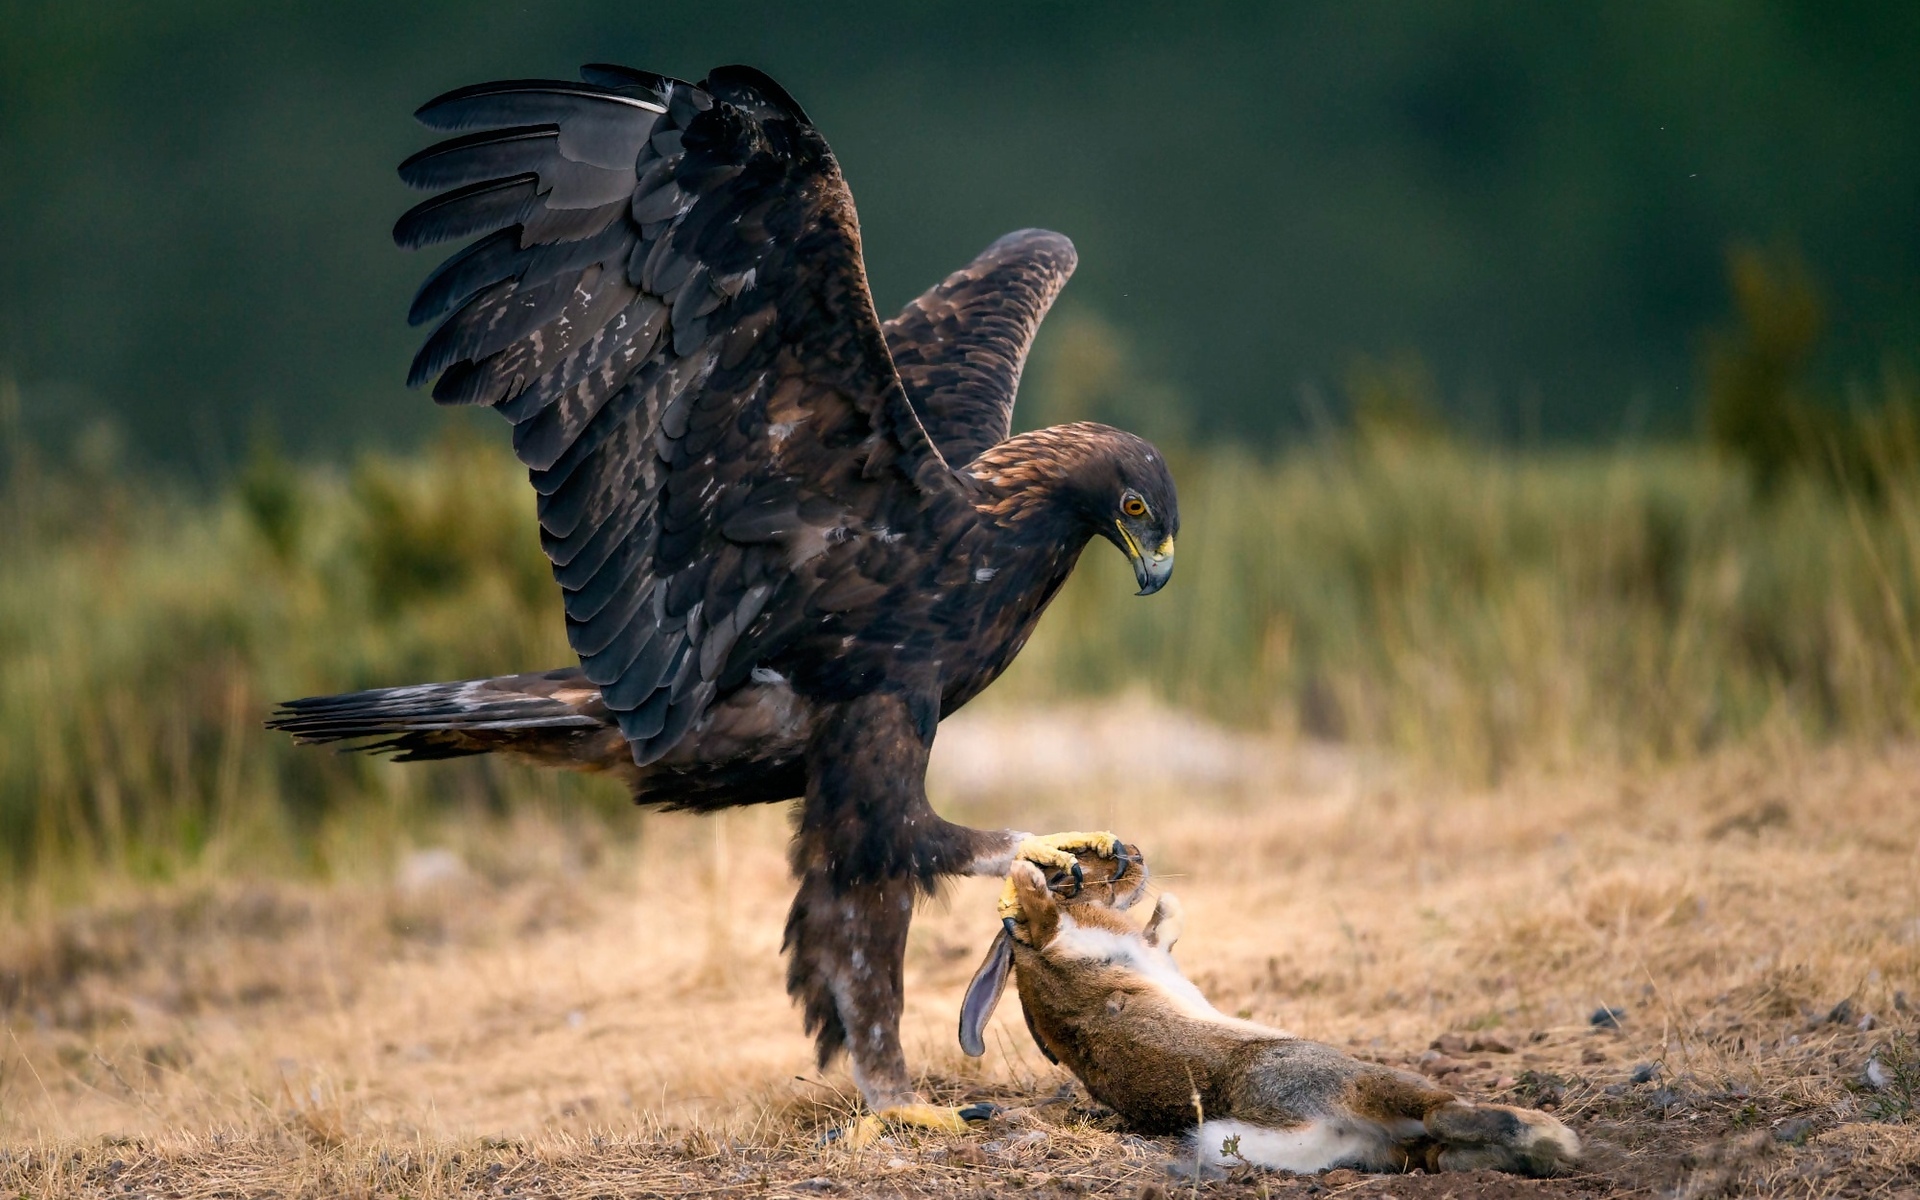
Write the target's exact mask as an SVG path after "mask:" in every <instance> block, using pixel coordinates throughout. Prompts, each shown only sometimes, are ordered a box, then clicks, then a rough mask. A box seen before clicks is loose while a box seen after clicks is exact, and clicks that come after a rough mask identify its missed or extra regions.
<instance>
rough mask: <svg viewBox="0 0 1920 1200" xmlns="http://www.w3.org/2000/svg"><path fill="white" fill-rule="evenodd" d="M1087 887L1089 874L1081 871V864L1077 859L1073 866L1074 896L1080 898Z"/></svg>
mask: <svg viewBox="0 0 1920 1200" xmlns="http://www.w3.org/2000/svg"><path fill="white" fill-rule="evenodd" d="M1086 887H1087V873H1086V872H1085V871H1083V870H1081V869H1080V863H1079V861H1078V860H1077V859H1076V860H1075V861H1074V864H1073V894H1074V895H1075V896H1078V895H1079V894H1080V893H1081V892H1083V891H1085V890H1086ZM1068 898H1069V899H1071V898H1072V897H1068Z"/></svg>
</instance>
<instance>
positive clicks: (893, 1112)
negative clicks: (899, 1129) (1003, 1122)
mask: <svg viewBox="0 0 1920 1200" xmlns="http://www.w3.org/2000/svg"><path fill="white" fill-rule="evenodd" d="M999 1111H1000V1110H999V1108H998V1107H996V1106H995V1105H992V1104H968V1105H965V1106H963V1107H960V1108H946V1107H944V1106H942V1105H939V1104H896V1105H894V1106H893V1107H892V1108H883V1109H881V1110H880V1111H879V1112H877V1113H870V1114H868V1115H867V1116H864V1117H861V1118H860V1119H859V1120H858V1121H855V1122H854V1123H853V1126H852V1127H851V1128H850V1129H848V1130H847V1148H848V1149H849V1150H863V1149H865V1148H866V1147H868V1146H871V1145H872V1144H873V1143H874V1142H875V1141H877V1140H878V1139H879V1138H880V1136H881V1135H882V1134H884V1133H886V1132H887V1130H888V1128H889V1127H892V1126H901V1125H904V1126H906V1127H907V1128H909V1129H928V1130H932V1131H933V1132H934V1133H965V1132H966V1131H967V1122H968V1121H984V1120H986V1119H987V1118H988V1117H991V1116H992V1115H993V1114H994V1113H996V1112H999Z"/></svg>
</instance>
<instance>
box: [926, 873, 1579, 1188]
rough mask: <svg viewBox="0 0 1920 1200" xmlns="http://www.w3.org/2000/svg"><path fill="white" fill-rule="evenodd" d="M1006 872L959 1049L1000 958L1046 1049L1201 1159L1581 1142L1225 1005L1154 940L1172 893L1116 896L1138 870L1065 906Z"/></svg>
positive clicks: (1392, 1162)
mask: <svg viewBox="0 0 1920 1200" xmlns="http://www.w3.org/2000/svg"><path fill="white" fill-rule="evenodd" d="M1140 882H1141V883H1144V872H1143V873H1142V876H1141V879H1140ZM1011 885H1012V893H1013V894H1012V896H1011V897H1009V903H1007V904H1005V905H1003V913H1004V912H1006V911H1008V910H1009V909H1011V908H1013V907H1015V906H1016V905H1017V908H1018V913H1017V915H1010V916H1006V917H1005V928H1004V929H1003V930H1002V932H1001V934H1000V935H999V937H998V938H997V939H996V940H995V942H994V946H993V949H992V950H990V951H989V952H988V954H987V960H986V962H984V963H983V964H981V967H980V970H979V971H978V973H976V974H975V976H974V979H973V983H972V984H971V985H970V986H969V987H968V989H967V997H966V1001H965V1003H964V1004H963V1005H962V1008H961V1017H960V1042H961V1045H962V1047H963V1048H965V1049H966V1051H967V1052H968V1053H969V1054H976V1055H977V1054H979V1053H981V1052H982V1051H983V1050H984V1045H983V1042H982V1036H981V1035H982V1031H983V1029H984V1026H985V1024H986V1021H987V1018H988V1016H989V1015H991V1013H992V1012H993V1007H994V1004H995V1002H996V1001H997V1000H998V999H999V996H1000V993H1001V990H1002V989H1003V988H1004V987H1005V986H1006V980H1007V975H1008V973H1009V972H1012V973H1013V974H1014V976H1015V978H1016V979H1017V986H1018V987H1019V991H1020V1005H1021V1007H1022V1008H1023V1009H1024V1010H1025V1011H1026V1017H1027V1027H1028V1028H1029V1029H1030V1030H1032V1032H1033V1036H1034V1040H1035V1041H1037V1042H1039V1044H1040V1048H1041V1050H1042V1051H1043V1052H1045V1053H1046V1055H1047V1057H1048V1058H1050V1059H1052V1060H1053V1061H1055V1062H1057V1063H1061V1064H1063V1065H1065V1066H1066V1068H1067V1069H1068V1070H1070V1071H1072V1072H1073V1073H1074V1074H1075V1075H1076V1076H1078V1077H1079V1078H1080V1081H1081V1082H1082V1083H1083V1084H1085V1085H1086V1088H1087V1091H1088V1092H1090V1093H1092V1095H1093V1096H1094V1098H1095V1099H1097V1100H1099V1101H1100V1102H1101V1103H1103V1104H1106V1105H1108V1106H1109V1107H1111V1108H1112V1109H1113V1110H1114V1111H1115V1112H1117V1113H1119V1114H1120V1116H1121V1117H1122V1119H1124V1120H1125V1121H1126V1122H1127V1123H1128V1124H1129V1125H1131V1126H1133V1127H1134V1128H1136V1129H1138V1130H1140V1131H1141V1132H1144V1133H1157V1134H1167V1133H1177V1132H1181V1131H1185V1130H1192V1131H1193V1137H1194V1138H1195V1139H1196V1149H1197V1151H1198V1152H1199V1154H1200V1156H1201V1157H1202V1159H1203V1161H1207V1162H1210V1163H1212V1164H1213V1165H1217V1166H1231V1165H1234V1164H1237V1163H1239V1162H1243V1161H1244V1162H1248V1163H1252V1164H1255V1165H1257V1166H1263V1167H1272V1168H1277V1169H1281V1170H1287V1171H1300V1172H1308V1171H1319V1170H1324V1169H1327V1168H1330V1167H1357V1168H1360V1169H1363V1170H1407V1169H1410V1168H1413V1167H1425V1168H1426V1169H1428V1170H1452V1171H1460V1170H1474V1169H1477V1168H1493V1169H1496V1170H1501V1171H1513V1172H1518V1173H1520V1174H1524V1175H1552V1174H1555V1173H1557V1172H1559V1171H1561V1170H1564V1169H1566V1168H1567V1167H1570V1166H1571V1165H1572V1164H1573V1163H1574V1162H1575V1160H1576V1159H1577V1158H1578V1157H1579V1154H1580V1142H1579V1139H1578V1138H1577V1137H1575V1136H1574V1133H1573V1131H1572V1130H1570V1129H1568V1128H1567V1127H1566V1126H1565V1125H1562V1124H1561V1123H1560V1122H1559V1121H1558V1120H1555V1119H1554V1118H1553V1117H1552V1116H1550V1115H1548V1114H1546V1113H1543V1112H1537V1111H1534V1110H1532V1109H1526V1108H1511V1107H1508V1106H1506V1105H1500V1104H1476V1103H1473V1102H1471V1101H1467V1100H1462V1099H1461V1098H1459V1097H1458V1096H1456V1095H1454V1094H1453V1093H1452V1092H1449V1091H1447V1090H1446V1089H1444V1088H1441V1087H1437V1086H1435V1085H1434V1084H1433V1083H1432V1082H1431V1081H1429V1080H1427V1079H1425V1078H1422V1077H1421V1076H1419V1075H1414V1074H1410V1073H1408V1072H1406V1071H1397V1070H1394V1069H1393V1068H1391V1067H1385V1066H1380V1065H1378V1064H1376V1063H1367V1062H1361V1061H1359V1060H1358V1059H1355V1058H1352V1057H1349V1056H1348V1055H1346V1054H1342V1053H1341V1052H1340V1051H1338V1050H1336V1049H1334V1048H1333V1047H1331V1046H1326V1045H1322V1044H1320V1043H1318V1042H1310V1041H1306V1040H1305V1039H1302V1038H1297V1037H1294V1036H1292V1035H1291V1034H1288V1033H1285V1032H1282V1031H1281V1030H1278V1029H1274V1028H1272V1027H1271V1026H1267V1025H1260V1024H1257V1023H1255V1022H1252V1021H1243V1020H1238V1019H1236V1018H1233V1017H1229V1016H1225V1015H1223V1014H1222V1013H1220V1012H1219V1011H1217V1010H1216V1009H1215V1008H1214V1007H1213V1006H1212V1005H1211V1004H1209V1003H1207V1000H1206V997H1204V996H1202V995H1201V994H1200V991H1199V989H1198V988H1196V987H1194V986H1193V984H1192V983H1190V982H1188V980H1187V979H1186V977H1185V976H1183V975H1182V974H1181V973H1180V968H1179V967H1177V966H1175V965H1174V962H1173V958H1172V956H1171V955H1170V954H1168V951H1169V950H1170V949H1171V948H1172V947H1173V943H1174V941H1175V939H1176V938H1178V937H1179V936H1180V925H1181V913H1180V902H1179V901H1178V900H1176V899H1175V898H1174V897H1173V896H1171V895H1163V896H1161V897H1160V901H1159V904H1158V905H1157V906H1156V907H1155V908H1154V910H1153V916H1152V917H1151V918H1150V919H1149V920H1148V921H1147V923H1146V926H1145V928H1140V927H1137V926H1136V925H1135V924H1134V922H1133V921H1132V920H1130V919H1129V918H1128V917H1127V916H1126V915H1125V914H1124V913H1122V912H1121V911H1120V909H1122V908H1124V907H1126V905H1128V904H1130V903H1132V901H1133V900H1134V899H1136V898H1137V897H1138V895H1139V893H1140V891H1141V890H1142V889H1141V888H1140V887H1139V886H1135V887H1133V888H1131V889H1127V890H1125V891H1123V890H1122V889H1120V888H1114V889H1111V890H1110V892H1109V895H1110V897H1111V900H1110V902H1108V903H1082V904H1077V905H1072V906H1063V905H1062V904H1060V903H1059V901H1058V900H1057V899H1056V898H1055V897H1054V895H1053V894H1052V893H1051V892H1049V890H1048V887H1047V880H1046V879H1045V877H1044V876H1042V875H1041V874H1040V872H1039V871H1038V870H1036V869H1035V868H1034V867H1032V866H1031V865H1029V864H1026V863H1016V864H1014V869H1013V875H1012V877H1011ZM1196 1093H1198V1095H1199V1100H1200V1106H1201V1109H1202V1110H1203V1111H1204V1114H1205V1121H1204V1122H1202V1123H1199V1124H1198V1127H1197V1128H1196V1115H1197V1114H1196V1113H1195V1109H1194V1100H1193V1097H1194V1095H1195V1094H1196Z"/></svg>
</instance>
